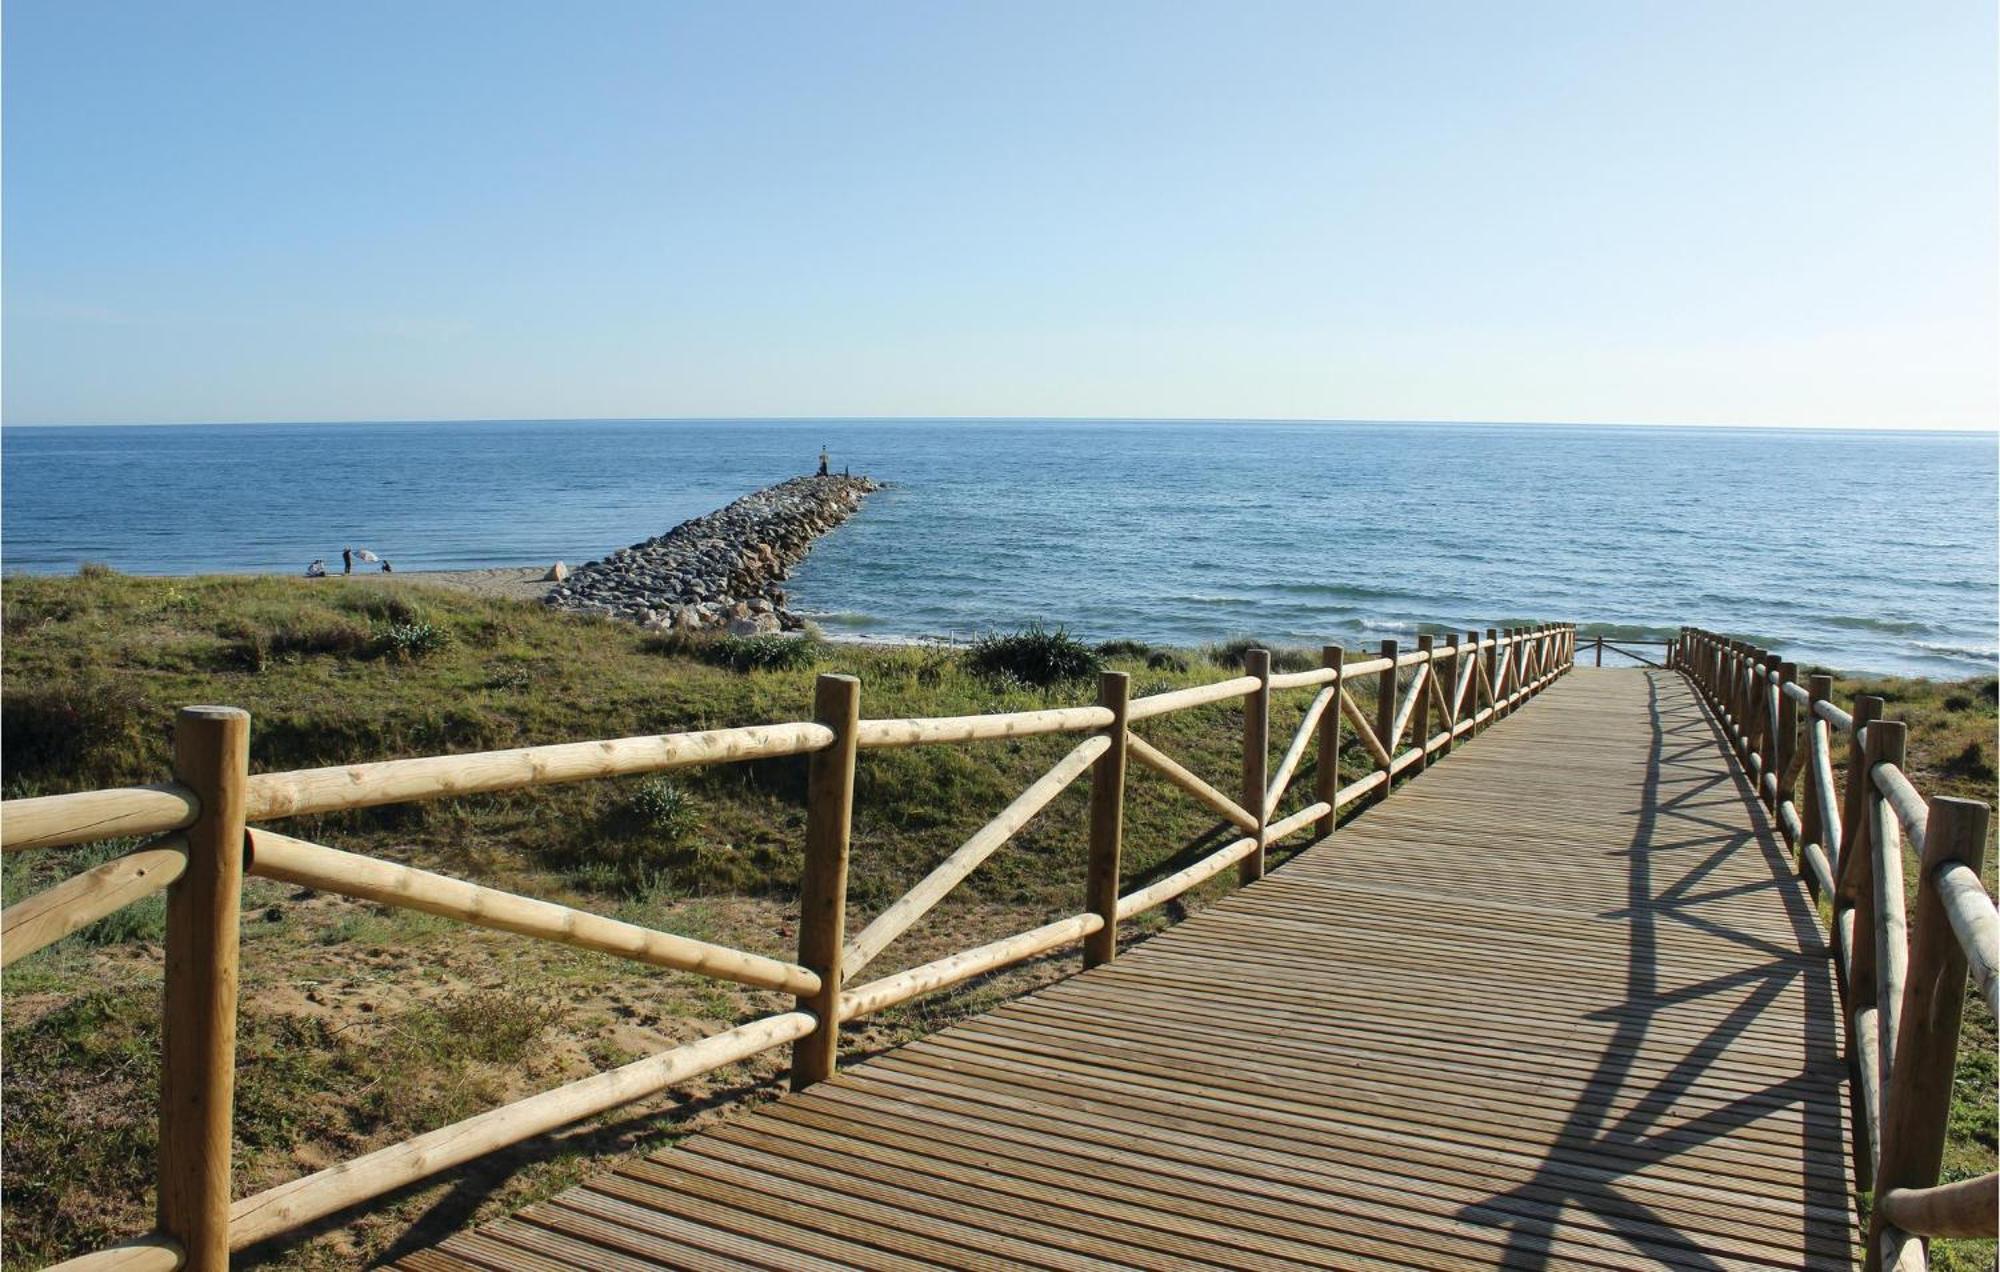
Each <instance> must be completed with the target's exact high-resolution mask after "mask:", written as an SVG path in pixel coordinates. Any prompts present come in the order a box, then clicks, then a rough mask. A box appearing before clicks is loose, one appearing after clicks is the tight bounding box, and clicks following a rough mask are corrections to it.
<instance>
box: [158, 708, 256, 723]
mask: <svg viewBox="0 0 2000 1272" xmlns="http://www.w3.org/2000/svg"><path fill="white" fill-rule="evenodd" d="M176 715H177V716H178V718H180V719H182V720H188V721H194V720H248V719H249V718H250V713H249V712H248V711H245V710H244V709H243V708H241V707H182V708H181V709H180V711H178V712H177V713H176Z"/></svg>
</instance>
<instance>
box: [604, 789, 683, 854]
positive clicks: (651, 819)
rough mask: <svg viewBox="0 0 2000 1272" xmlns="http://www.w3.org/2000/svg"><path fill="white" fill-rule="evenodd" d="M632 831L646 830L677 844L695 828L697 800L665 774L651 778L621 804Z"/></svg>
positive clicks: (628, 826) (625, 819) (627, 824)
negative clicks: (664, 775)
mask: <svg viewBox="0 0 2000 1272" xmlns="http://www.w3.org/2000/svg"><path fill="white" fill-rule="evenodd" d="M622 812H623V813H624V821H625V824H626V826H627V828H628V833H629V832H636V831H644V832H646V833H649V834H654V835H660V836H664V837H665V838H666V839H668V840H669V841H670V842H672V843H675V844H678V843H680V842H682V841H683V840H685V839H686V838H687V837H688V835H689V834H691V833H692V832H693V830H694V826H695V819H694V803H693V801H692V800H690V799H689V798H688V795H687V792H686V791H683V790H682V789H681V788H680V787H678V786H675V785H674V784H673V783H672V782H669V781H668V780H667V779H665V778H663V777H653V778H648V779H646V780H645V781H643V782H641V783H639V784H638V786H636V787H634V788H633V790H632V794H631V796H630V797H629V798H627V799H626V800H625V802H624V804H623V806H622Z"/></svg>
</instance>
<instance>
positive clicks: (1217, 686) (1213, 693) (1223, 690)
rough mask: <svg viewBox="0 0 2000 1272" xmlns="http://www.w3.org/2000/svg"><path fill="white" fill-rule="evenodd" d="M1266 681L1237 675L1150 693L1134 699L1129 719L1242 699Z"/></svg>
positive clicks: (1145, 717) (1127, 715) (1148, 717)
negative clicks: (1188, 687)
mask: <svg viewBox="0 0 2000 1272" xmlns="http://www.w3.org/2000/svg"><path fill="white" fill-rule="evenodd" d="M1263 684H1264V682H1263V681H1261V680H1259V679H1257V677H1255V676H1237V677H1235V678H1234V679H1230V680H1219V681H1217V682H1216V683H1214V684H1212V685H1196V686H1195V687H1194V688H1192V689H1174V690H1170V691H1168V692H1166V693H1156V694H1150V695H1148V696H1147V697H1144V698H1134V699H1132V703H1131V705H1130V707H1128V708H1127V709H1126V712H1125V718H1126V719H1127V720H1131V721H1137V720H1150V719H1152V718H1153V717H1154V716H1158V715H1166V714H1167V713H1168V712H1171V711H1185V710H1187V709H1188V708H1190V707H1202V706H1207V705H1208V704H1209V703H1211V702H1227V701H1228V700H1229V699H1231V698H1241V697H1242V696H1243V695H1245V694H1248V693H1255V692H1257V690H1258V689H1260V688H1262V687H1263Z"/></svg>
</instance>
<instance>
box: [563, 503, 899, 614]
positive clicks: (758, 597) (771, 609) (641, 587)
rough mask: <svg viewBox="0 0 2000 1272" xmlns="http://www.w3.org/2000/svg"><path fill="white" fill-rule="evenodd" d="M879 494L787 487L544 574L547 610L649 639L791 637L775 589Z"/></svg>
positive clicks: (779, 592)
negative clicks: (648, 631)
mask: <svg viewBox="0 0 2000 1272" xmlns="http://www.w3.org/2000/svg"><path fill="white" fill-rule="evenodd" d="M880 489H881V484H880V483H879V482H876V481H873V480H871V479H869V478H867V477H833V476H828V477H795V478H793V479H792V480H790V481H786V482H780V483H779V484H777V485H775V486H766V487H765V488H764V489H762V490H758V491H754V492H752V493H750V494H747V495H745V496H743V498H741V499H738V500H737V501H736V502H734V503H732V504H730V505H729V506H727V507H725V508H718V509H717V510H716V511H714V512H711V513H709V514H708V515H706V516H702V517H696V518H694V519H693V520H692V521H684V522H682V523H681V524H680V525H678V526H675V527H674V528H673V529H671V530H669V531H667V532H666V533H665V534H663V535H660V536H658V537H657V538H652V539H647V540H645V541H644V542H642V543H635V544H633V545H632V546H631V547H629V548H620V549H618V551H616V552H613V553H611V554H610V555H608V556H606V557H605V558H604V559H603V560H601V561H592V562H590V563H589V564H588V565H584V566H580V567H578V568H577V569H575V570H566V569H565V568H564V567H563V565H562V563H561V562H557V563H556V565H555V567H554V568H553V569H551V570H550V571H549V576H548V577H549V579H550V580H551V581H553V582H555V584H556V586H555V587H553V588H551V589H550V590H549V593H548V595H547V596H546V597H545V598H544V600H546V602H547V603H548V604H550V605H552V606H554V607H556V608H557V609H563V610H570V611H573V612H576V613H587V614H609V615H612V616H614V617H618V618H623V619H626V620H628V621H630V622H634V623H639V624H642V625H645V626H648V627H651V628H653V629H654V630H661V629H666V628H673V629H680V630H688V629H701V628H726V629H728V630H731V631H734V630H735V629H736V627H737V626H738V625H741V626H743V627H744V629H745V630H744V631H743V632H742V633H739V634H744V635H752V634H758V633H762V632H770V631H778V630H787V631H794V630H797V629H798V628H799V627H800V626H802V624H803V620H801V619H800V618H799V617H798V616H797V615H795V614H792V613H790V612H789V611H787V610H786V609H785V590H784V588H783V587H782V586H780V584H782V583H783V581H784V580H785V577H786V576H787V575H788V574H790V573H791V570H792V567H793V566H795V565H797V564H798V563H799V562H800V561H801V560H802V559H803V558H804V557H805V555H806V553H807V552H809V551H811V549H812V545H813V543H814V542H815V541H816V540H817V539H818V538H819V536H821V535H823V534H825V533H827V532H828V531H829V530H832V529H833V528H834V527H835V526H838V525H839V524H840V523H841V522H843V521H846V520H847V519H848V518H849V517H851V516H853V515H854V514H855V512H856V511H858V510H859V509H860V507H861V501H862V499H863V498H864V497H866V496H867V495H869V494H871V493H873V492H874V491H877V490H880Z"/></svg>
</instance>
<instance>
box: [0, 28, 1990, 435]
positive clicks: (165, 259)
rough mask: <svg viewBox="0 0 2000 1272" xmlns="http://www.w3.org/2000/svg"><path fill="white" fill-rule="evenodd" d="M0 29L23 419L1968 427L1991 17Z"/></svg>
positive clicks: (1985, 248)
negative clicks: (1205, 420)
mask: <svg viewBox="0 0 2000 1272" xmlns="http://www.w3.org/2000/svg"><path fill="white" fill-rule="evenodd" d="M5 21H6V29H5V55H4V56H5V66H4V73H5V79H4V95H5V101H4V106H5V124H4V127H5V138H4V140H5V158H4V166H5V171H4V176H5V204H4V214H5V224H4V251H5V260H4V306H5V314H4V321H5V329H4V372H5V380H4V409H5V414H6V418H7V420H8V421H9V422H13V423H67V422H99V421H105V422H109V421H228V420H298V419H424V418H540V417H604V416H648V417H649V416H761V415H1060V416H1177V417H1266V418H1382V419H1478V420H1509V419H1516V420H1552V421H1567V420H1576V421H1626V422H1660V423H1738V424H1765V425H1770V424H1776V425H1830V426H1873V427H1981V428H1991V427H1993V426H1994V425H1995V423H1996V419H2000V389H1996V370H1995V345H1996V340H2000V322H1997V321H1996V280H2000V258H1996V226H1997V225H2000V221H1997V220H1996V183H1997V180H2000V176H1997V174H1996V158H1995V155H1996V144H1995V142H1996V138H1995V129H1996V123H1995V121H1996V83H1995V81H1996V72H1995V59H1994V47H1995V18H1994V7H1993V6H1992V5H1991V4H1990V3H1983V2H1982V3H1950V4H1935V3H1916V4H1899V5H1882V4H1874V3H1869V4H1851V5H1850V4H1839V3H1834V4H1826V3H1813V4H1807V3H1798V4H1790V3H1742V2H1741V0H1736V2H1732V3H1726V4H1703V3H1681V2H1673V3H1668V2H1664V0H1663V2H1659V3H1653V2H1645V3H1637V2H1626V0H1574V2H1573V3H1565V4H1535V3H1509V4H1504V5H1503V4H1492V3H1487V2H1485V0H1481V2H1479V3H1463V4H1454V3H1431V2H1426V3H1409V4H1402V3H1371V4H1366V5H1361V4H1351V5H1350V4H1337V3H1332V2H1331V0H1316V2H1312V3H1296V4H1295V3H1215V4H1200V5H1196V4H1173V3H1144V4H1130V3H1108V2H1102V0H1093V2H1092V3H1089V4H1082V5H1079V4H1074V3H1060V4H1039V3H1024V2H1021V0H1007V2H1006V3H1000V2H998V0H995V2H993V3H986V4H979V5H971V4H956V3H934V2H926V3H913V4H898V3H872V4H866V5H858V4H857V5H847V6H833V5H814V6H790V5H727V6H725V5H696V4H672V3H666V2H665V0H648V2H646V3H613V2H610V0H594V2H593V3H590V4H584V5H563V4H550V3H533V4H527V3H497V2H495V0H480V2H479V3H452V2H447V0H423V2H421V3H415V4H410V3H394V4H389V3H370V2H363V0H341V3H337V4H335V3H318V4H311V5H297V4H284V5H273V4H269V3H263V2H259V3H244V4H233V5H231V4H186V3H164V2H163V3H150V4H144V5H141V4H131V3H126V2H124V0H118V2H116V3H98V2H95V0H9V3H8V5H7V7H6V12H5Z"/></svg>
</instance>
